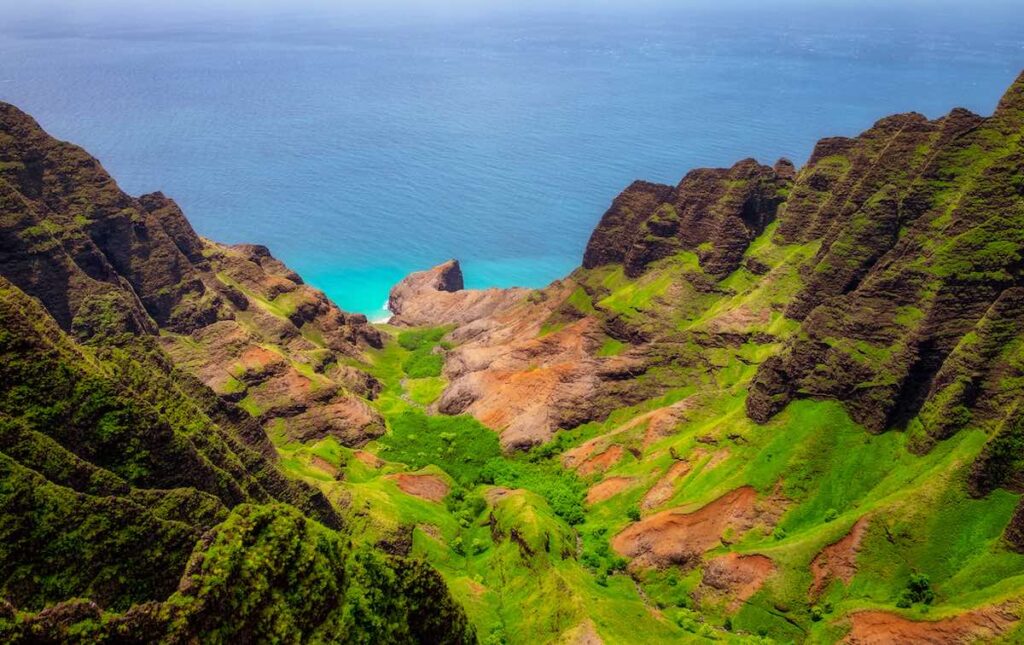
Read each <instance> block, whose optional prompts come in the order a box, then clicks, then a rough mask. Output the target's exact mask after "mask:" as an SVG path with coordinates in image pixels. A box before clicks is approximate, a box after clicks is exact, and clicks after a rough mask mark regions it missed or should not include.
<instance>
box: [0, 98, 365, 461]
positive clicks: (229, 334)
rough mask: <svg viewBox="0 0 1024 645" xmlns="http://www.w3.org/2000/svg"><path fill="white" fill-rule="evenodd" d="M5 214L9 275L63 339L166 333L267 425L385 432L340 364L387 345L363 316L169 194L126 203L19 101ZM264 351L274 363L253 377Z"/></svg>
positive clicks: (10, 114) (360, 434) (3, 118)
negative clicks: (253, 363)
mask: <svg viewBox="0 0 1024 645" xmlns="http://www.w3.org/2000/svg"><path fill="white" fill-rule="evenodd" d="M0 213H2V219H0V274H2V275H3V276H4V277H5V278H7V279H8V280H10V281H11V282H12V283H13V284H14V285H15V286H17V287H18V288H20V289H21V290H23V291H25V292H26V293H28V294H29V295H32V296H34V297H36V298H38V299H39V300H40V302H42V304H43V306H44V307H46V310H47V311H48V312H49V313H50V314H51V315H52V316H53V317H54V319H55V320H56V321H57V322H58V324H59V325H60V326H61V328H62V329H64V330H65V331H69V332H72V333H73V334H75V335H76V336H77V337H78V338H80V339H82V340H87V341H88V340H95V339H97V337H99V336H116V335H118V334H140V333H142V334H150V335H156V334H157V333H158V332H163V333H162V334H161V335H160V336H159V340H160V343H161V345H162V346H163V347H164V348H165V349H166V350H167V351H168V352H169V353H170V355H171V356H172V357H173V358H174V359H175V360H176V362H177V363H178V364H179V365H181V366H183V367H184V368H185V369H186V370H188V371H189V372H191V373H192V374H194V375H195V376H197V377H198V378H199V379H200V380H202V381H203V382H204V383H206V384H207V385H209V386H210V387H212V388H213V389H214V390H215V391H216V392H217V393H218V394H220V395H222V396H223V397H224V398H225V399H226V400H228V401H233V402H239V401H243V400H246V403H247V404H248V405H247V406H246V409H248V410H250V411H254V412H256V414H255V416H257V417H258V418H259V420H260V421H261V422H262V423H264V424H265V425H269V424H272V423H276V421H277V420H278V419H287V420H288V421H289V423H288V424H287V427H288V428H289V430H290V431H294V433H295V434H296V436H310V435H316V434H323V433H330V434H334V435H335V436H337V437H338V438H339V439H342V440H343V441H344V442H346V443H365V442H366V441H367V440H369V439H371V438H373V437H375V436H378V435H379V434H380V433H381V432H382V431H383V426H384V424H383V421H382V420H381V419H380V417H379V415H377V414H376V412H372V411H370V412H367V410H368V409H369V408H367V406H365V404H364V403H361V402H360V401H359V400H358V399H359V397H365V396H372V394H373V392H374V391H375V386H374V385H373V384H372V383H369V384H368V383H367V382H366V378H365V375H364V374H357V375H353V374H351V373H350V372H349V371H348V370H347V369H346V368H339V367H338V363H339V361H340V360H341V359H344V358H351V357H356V356H358V355H359V354H360V353H361V351H362V349H363V348H365V347H380V346H381V342H382V341H381V337H380V333H379V332H378V331H377V330H376V329H374V328H373V327H372V326H371V325H369V324H368V323H367V320H366V317H365V316H362V315H358V314H356V315H353V314H347V313H345V312H342V311H341V310H339V309H338V308H337V307H336V306H335V305H333V304H332V303H331V302H330V301H329V300H327V298H326V297H325V296H324V294H323V293H321V292H319V291H317V290H315V289H313V288H311V287H309V286H308V285H305V284H304V283H303V281H302V279H301V278H300V277H299V276H298V275H297V274H296V273H295V272H294V271H291V270H290V269H288V268H287V267H286V266H285V265H284V264H282V263H281V262H280V261H279V260H277V259H275V258H274V257H273V256H272V255H271V254H270V251H269V250H268V249H267V248H266V247H263V246H257V245H238V246H233V247H228V246H222V245H218V244H215V243H213V242H209V241H207V240H203V239H202V238H200V237H199V236H198V235H197V234H196V232H195V231H194V230H193V229H192V226H191V225H190V224H189V222H188V220H187V219H186V218H185V216H184V214H183V213H182V212H181V209H180V208H178V206H177V204H175V203H174V201H172V200H170V199H168V198H167V197H165V196H164V195H163V194H161V193H152V194H149V195H143V196H142V197H139V198H133V197H130V196H128V195H126V194H125V193H124V192H122V191H121V190H120V189H119V188H118V186H117V184H116V183H115V182H114V180H113V179H111V177H110V176H109V175H108V174H107V173H106V172H105V171H104V170H103V167H102V166H101V165H100V164H99V162H98V161H96V160H95V159H93V158H92V157H90V156H89V155H88V154H87V153H86V152H85V151H83V150H82V149H81V148H78V147H76V146H73V145H71V144H67V143H63V142H60V141H57V140H55V139H53V138H52V137H50V136H49V135H47V134H46V133H45V132H43V130H42V129H41V128H40V127H39V125H38V124H37V123H36V122H35V121H34V120H32V119H31V118H30V117H29V116H27V115H25V114H24V113H22V112H20V111H19V110H17V109H16V108H14V107H13V106H10V105H7V104H0ZM268 347H270V348H273V349H271V350H268V349H267V348H268ZM261 351H262V352H266V351H269V352H271V353H272V354H273V355H274V356H275V357H276V359H275V361H272V363H273V364H274V365H275V367H274V369H269V367H270V366H266V367H267V368H268V369H265V370H262V371H260V370H257V371H255V372H253V371H250V370H249V366H247V365H246V364H245V363H246V360H248V359H250V358H252V357H253V356H255V354H259V353H260V352H261ZM254 352H255V354H254ZM311 373H312V376H310V374H311ZM314 391H315V394H314V393H313V392H314ZM283 397H290V400H289V401H287V402H285V401H284V400H283ZM317 407H323V408H324V410H321V411H317V410H316V408H317ZM357 409H358V410H361V412H360V413H359V414H350V413H348V414H339V413H338V411H339V410H346V411H353V410H357ZM367 417H370V418H369V419H367ZM349 422H351V423H349Z"/></svg>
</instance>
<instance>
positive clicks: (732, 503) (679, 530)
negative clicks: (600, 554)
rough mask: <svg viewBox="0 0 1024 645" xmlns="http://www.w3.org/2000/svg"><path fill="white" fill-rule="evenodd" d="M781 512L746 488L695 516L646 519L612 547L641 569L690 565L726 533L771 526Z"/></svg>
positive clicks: (663, 514)
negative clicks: (761, 524)
mask: <svg viewBox="0 0 1024 645" xmlns="http://www.w3.org/2000/svg"><path fill="white" fill-rule="evenodd" d="M780 512H781V508H780V505H778V504H773V503H772V500H768V502H767V503H764V502H762V503H759V502H758V501H757V493H756V491H755V490H754V489H753V488H752V487H750V486H744V487H742V488H737V489H736V490H733V491H730V492H728V493H726V494H725V495H722V496H721V497H719V498H718V499H716V500H714V501H713V502H710V503H708V504H707V505H705V506H704V507H702V508H700V509H699V510H696V511H694V512H692V513H682V512H680V511H679V510H678V509H672V510H668V511H663V512H661V513H657V514H655V515H651V516H650V517H646V518H644V519H642V520H640V521H639V522H636V523H635V524H632V525H630V526H629V527H627V528H626V529H625V530H623V531H622V532H621V533H619V534H618V535H616V536H615V538H614V539H613V540H612V548H614V549H615V550H616V551H617V552H618V553H620V554H622V555H624V556H627V557H631V558H633V559H634V564H635V565H637V566H663V565H668V564H688V563H691V562H693V561H694V560H696V559H697V558H698V557H700V555H701V554H703V553H704V552H705V551H708V550H709V549H712V548H714V547H716V546H718V545H719V543H720V542H721V540H722V535H723V534H724V533H725V532H726V530H728V529H732V531H734V532H736V533H741V532H744V531H746V530H748V529H751V528H753V527H754V526H755V525H757V524H759V523H763V524H765V525H768V526H771V525H773V524H774V523H775V520H776V519H777V518H778V516H779V514H780Z"/></svg>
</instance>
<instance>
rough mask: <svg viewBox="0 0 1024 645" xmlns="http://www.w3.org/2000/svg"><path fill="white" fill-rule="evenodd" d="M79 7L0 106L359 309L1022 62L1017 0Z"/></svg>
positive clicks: (933, 99) (501, 277)
mask: <svg viewBox="0 0 1024 645" xmlns="http://www.w3.org/2000/svg"><path fill="white" fill-rule="evenodd" d="M58 4H59V3H58ZM2 5H3V2H0V9H3V7H2ZM71 5H74V6H75V7H77V8H76V9H74V10H68V11H57V10H54V12H53V14H52V15H44V14H42V13H39V14H37V15H25V16H21V17H20V18H19V19H17V20H13V19H12V20H6V21H0V100H4V101H8V102H11V103H14V104H15V105H17V106H19V107H20V108H22V109H24V110H25V111H27V112H29V113H30V114H32V115H33V116H35V117H36V118H37V119H38V120H39V122H40V123H41V124H42V125H43V127H45V128H46V129H47V130H49V131H50V132H51V133H52V134H54V135H55V136H58V137H60V138H63V139H66V140H69V141H72V142H75V143H77V144H79V145H81V146H83V147H84V148H86V149H87V150H88V151H90V152H91V153H92V154H94V155H95V156H97V157H98V158H99V159H100V161H101V162H102V163H103V164H104V166H105V167H106V168H107V170H109V171H110V172H111V174H112V175H113V176H114V177H115V178H116V179H117V180H118V182H119V183H120V185H121V187H122V188H123V189H125V190H126V191H128V192H129V193H132V194H141V193H144V192H149V191H154V190H162V191H163V192H165V193H166V194H168V195H169V196H171V197H173V198H174V199H176V200H177V201H178V202H179V203H180V204H181V206H182V208H183V209H184V210H185V213H186V214H187V215H188V217H189V218H190V220H191V221H192V223H193V225H194V226H195V228H196V229H197V230H198V232H199V233H200V234H201V235H204V236H207V237H209V238H212V239H214V240H218V241H222V242H230V243H235V242H255V243H260V244H265V245H267V246H269V247H270V249H271V251H272V252H273V253H274V254H275V255H277V256H278V257H279V258H281V259H282V260H284V261H285V262H286V263H287V264H288V265H290V266H291V267H292V268H294V269H295V270H297V271H298V272H299V273H300V274H302V275H303V276H304V277H305V278H306V280H307V282H309V283H311V284H313V285H314V286H316V287H318V288H320V289H323V290H324V291H325V292H326V293H327V294H328V296H330V297H331V298H332V299H333V300H334V301H335V302H337V303H338V304H339V305H340V306H341V307H342V308H344V309H347V310H351V311H358V312H363V313H366V314H367V315H369V316H370V317H371V318H380V317H382V316H384V315H386V314H385V312H384V311H383V307H384V303H385V301H386V299H387V294H388V290H389V289H390V287H391V286H392V285H393V284H394V283H395V282H396V281H398V280H399V279H401V278H402V277H403V276H404V275H405V274H407V273H408V272H410V271H414V270H418V269H423V268H427V267H430V266H432V265H434V264H437V263H439V262H442V261H444V260H446V259H448V258H451V257H455V258H458V259H459V260H461V261H462V264H463V269H464V272H465V274H466V281H467V286H470V287H486V286H511V285H521V286H529V287H538V286H543V285H545V284H547V283H548V282H550V281H551V280H553V279H556V278H559V277H562V276H564V275H566V274H568V273H569V272H571V271H572V270H573V269H574V268H575V267H576V266H578V265H579V262H580V259H581V256H582V251H583V248H584V245H585V244H586V241H587V238H588V236H589V234H590V231H591V230H592V228H593V226H594V225H595V224H596V222H597V221H598V219H599V218H600V216H601V214H602V213H603V212H604V210H605V209H606V208H607V207H608V205H609V204H610V203H611V201H612V199H613V198H614V197H615V195H616V194H618V192H619V191H620V190H622V189H623V188H624V187H625V186H627V185H628V184H629V183H630V182H631V181H632V180H634V179H638V178H642V179H648V180H652V181H659V182H667V183H676V182H678V181H679V179H680V178H681V177H682V176H683V175H684V174H685V173H686V172H687V171H688V170H689V169H691V168H695V167H700V166H722V165H731V164H732V163H734V162H735V161H737V160H739V159H741V158H744V157H756V158H757V159H759V160H761V161H762V162H766V163H771V162H773V161H774V160H775V159H777V158H779V157H782V156H785V157H789V158H790V159H792V160H794V161H795V162H797V163H798V164H800V163H802V162H803V161H805V160H806V158H807V156H808V154H809V153H810V151H811V148H812V146H813V144H814V142H815V141H816V140H817V139H818V138H820V137H823V136H829V135H854V134H856V133H858V132H860V131H862V130H864V129H866V128H867V127H869V126H870V125H871V124H872V123H873V122H874V121H875V120H877V119H878V118H880V117H882V116H885V115H887V114H890V113H894V112H904V111H911V110H914V111H918V112H922V113H924V114H926V115H927V116H929V117H937V116H940V115H942V114H944V113H946V112H947V111H948V110H949V109H951V108H952V107H954V106H958V105H960V106H964V107H967V108H969V109H971V110H974V111H977V112H980V113H988V112H990V111H991V110H992V109H993V108H994V106H995V104H996V102H997V100H998V98H999V96H1000V94H1001V92H1002V91H1003V90H1004V89H1005V88H1006V87H1007V86H1008V84H1009V83H1010V82H1011V81H1012V80H1013V78H1014V77H1015V76H1016V74H1017V73H1018V72H1020V70H1021V68H1022V67H1024V36H1022V34H1024V10H1020V9H1018V8H1015V7H1014V6H1013V4H1003V5H994V6H993V7H986V5H985V4H984V3H975V4H971V5H970V6H966V5H967V3H964V7H962V8H960V9H956V8H955V7H956V6H957V5H956V4H954V3H946V4H945V5H942V4H940V5H928V4H910V5H906V6H901V5H900V4H899V3H896V4H893V5H883V4H878V3H876V4H863V5H853V4H851V5H842V6H831V7H830V6H827V5H826V6H821V5H815V4H812V3H806V4H801V3H798V2H797V3H794V2H790V3H788V4H784V5H770V4H756V5H755V4H752V3H751V4H749V5H747V4H744V3H733V4H730V5H727V6H726V7H725V8H715V7H714V5H699V6H690V5H682V7H680V6H674V7H673V6H668V5H661V6H659V5H657V4H655V5H650V6H648V5H645V6H644V8H642V9H637V10H627V9H625V8H624V6H623V7H620V8H616V7H615V5H614V3H604V4H602V5H601V6H600V7H601V8H599V9H585V8H581V7H580V6H574V7H573V8H571V9H566V10H557V11H556V10H544V9H542V8H539V7H533V8H532V9H530V10H529V11H526V10H524V11H522V12H517V11H515V10H514V9H509V8H508V7H506V9H505V10H503V11H496V12H494V13H493V14H488V13H487V12H475V13H473V14H472V15H468V16H458V15H454V16H452V15H446V16H441V17H438V16H435V17H433V19H430V20H422V21H419V20H394V21H387V20H376V21H374V20H370V21H365V22H360V21H359V20H354V19H350V18H351V17H350V16H349V17H345V16H340V15H334V14H332V13H331V12H330V10H329V9H328V8H325V7H324V6H320V7H319V8H318V9H317V12H316V13H311V14H306V13H304V12H301V11H300V12H289V11H287V10H285V9H283V8H279V9H278V10H276V11H265V12H264V13H261V14H255V15H245V16H242V17H241V18H239V16H228V15H219V16H217V15H208V14H203V13H202V12H200V13H198V14H195V15H191V14H190V15H180V14H176V15H174V16H168V17H164V16H161V15H160V14H159V12H157V13H156V14H154V13H153V12H148V13H147V14H145V15H134V14H133V13H132V12H131V11H130V10H126V11H122V12H119V13H117V15H116V19H111V18H110V17H109V16H105V17H97V16H95V15H93V14H91V13H90V12H89V11H87V10H85V9H83V8H82V7H81V5H79V4H74V3H69V6H71ZM10 6H12V7H13V6H14V5H13V4H11V5H10ZM935 6H938V7H939V9H934V7H935ZM942 7H945V8H944V9H943V8H942ZM915 8H916V9H915ZM8 15H9V14H8ZM837 25H840V26H841V28H839V29H837Z"/></svg>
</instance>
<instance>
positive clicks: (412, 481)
mask: <svg viewBox="0 0 1024 645" xmlns="http://www.w3.org/2000/svg"><path fill="white" fill-rule="evenodd" d="M394 479H395V483H397V484H398V487H399V488H400V489H402V492H403V493H408V494H409V495H413V496H415V497H420V498H422V499H425V500H428V501H431V502H440V501H441V500H443V499H444V497H445V495H447V494H448V482H446V481H445V480H443V479H441V478H440V477H438V476H437V475H406V474H404V473H403V474H401V475H395V477H394Z"/></svg>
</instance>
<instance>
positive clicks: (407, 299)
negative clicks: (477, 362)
mask: <svg viewBox="0 0 1024 645" xmlns="http://www.w3.org/2000/svg"><path fill="white" fill-rule="evenodd" d="M527 293H528V290H526V289H470V290H466V289H463V280H462V267H460V266H459V261H458V260H449V261H447V262H445V263H444V264H439V265H438V266H436V267H434V268H432V269H428V270H427V271H419V272H416V273H411V274H409V275H408V276H407V277H406V278H405V279H404V280H402V281H401V282H399V283H398V284H397V285H395V287H394V288H393V289H391V295H390V296H389V298H388V309H389V310H390V311H391V313H392V317H391V320H390V321H389V322H390V323H391V324H392V325H404V326H412V327H415V326H425V325H429V326H445V325H463V324H466V323H470V322H474V321H477V320H481V319H484V318H488V317H490V316H494V315H497V314H499V313H501V312H502V311H505V310H507V309H509V308H511V307H513V306H515V304H516V303H517V302H519V301H520V300H521V299H522V298H524V297H525V296H526V294H527Z"/></svg>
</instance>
